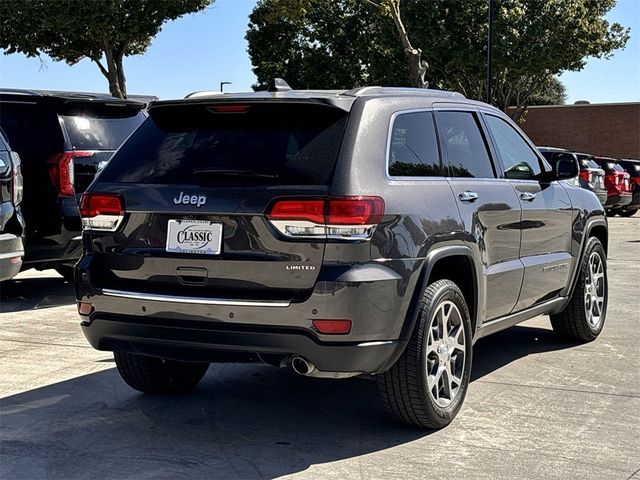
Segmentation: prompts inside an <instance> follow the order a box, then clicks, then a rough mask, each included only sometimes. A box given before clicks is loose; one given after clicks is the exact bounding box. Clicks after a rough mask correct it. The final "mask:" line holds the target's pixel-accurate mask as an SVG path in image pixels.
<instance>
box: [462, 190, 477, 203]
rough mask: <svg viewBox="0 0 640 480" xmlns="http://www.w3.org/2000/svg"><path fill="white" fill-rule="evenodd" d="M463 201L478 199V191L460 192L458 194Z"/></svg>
mask: <svg viewBox="0 0 640 480" xmlns="http://www.w3.org/2000/svg"><path fill="white" fill-rule="evenodd" d="M458 197H459V198H460V201H461V202H475V201H476V200H477V199H478V194H477V193H476V192H470V191H469V190H467V191H464V192H460V193H459V194H458Z"/></svg>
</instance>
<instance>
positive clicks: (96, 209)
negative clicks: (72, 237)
mask: <svg viewBox="0 0 640 480" xmlns="http://www.w3.org/2000/svg"><path fill="white" fill-rule="evenodd" d="M80 216H81V217H82V225H83V227H84V228H85V229H86V230H102V231H109V232H113V231H115V230H117V229H118V225H119V224H120V222H121V221H122V218H123V217H124V204H123V201H122V197H121V196H120V195H118V194H114V193H85V194H84V195H82V198H81V199H80Z"/></svg>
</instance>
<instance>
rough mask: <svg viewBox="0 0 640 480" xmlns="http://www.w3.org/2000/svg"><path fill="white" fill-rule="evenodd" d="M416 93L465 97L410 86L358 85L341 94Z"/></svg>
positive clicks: (358, 95) (361, 95)
mask: <svg viewBox="0 0 640 480" xmlns="http://www.w3.org/2000/svg"><path fill="white" fill-rule="evenodd" d="M399 94H400V95H402V94H404V95H418V96H424V97H455V98H465V96H464V95H462V94H461V93H458V92H451V91H448V90H436V89H431V88H411V87H380V86H371V87H359V88H354V89H352V90H348V91H346V92H344V94H343V95H348V96H350V97H363V96H366V95H399Z"/></svg>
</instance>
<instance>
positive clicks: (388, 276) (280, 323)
mask: <svg viewBox="0 0 640 480" xmlns="http://www.w3.org/2000/svg"><path fill="white" fill-rule="evenodd" d="M89 264H90V257H83V259H82V260H81V261H80V263H79V264H78V267H77V269H76V290H77V298H78V300H79V301H82V302H89V303H91V304H92V305H93V307H94V311H93V313H92V314H91V315H90V316H89V317H83V322H82V330H83V332H84V335H85V336H86V337H87V339H88V340H89V342H90V343H91V345H92V346H93V347H95V348H97V349H99V350H114V351H118V350H124V351H130V352H135V353H141V354H147V355H153V356H160V357H166V358H174V359H179V360H209V361H216V359H217V358H219V357H220V352H228V353H248V354H256V353H257V354H275V355H280V356H282V357H283V358H285V357H290V356H296V355H297V356H301V357H303V358H305V359H306V360H308V361H310V362H311V363H313V364H314V365H315V366H316V368H317V369H318V370H320V371H323V372H357V373H378V372H381V371H385V370H386V369H388V368H389V367H390V366H391V365H392V364H393V362H395V360H396V359H397V357H398V356H399V354H400V353H401V352H402V350H403V349H404V346H405V345H406V340H405V339H402V338H401V335H402V330H403V326H404V323H405V319H406V318H407V316H408V315H407V312H408V311H409V306H410V303H411V292H412V290H411V289H408V288H407V287H408V285H407V281H406V280H403V278H402V277H401V275H399V274H398V273H396V271H394V270H393V269H392V268H391V267H390V266H386V265H382V264H377V265H358V266H355V267H352V268H351V269H349V270H347V271H346V272H345V271H344V268H341V269H339V271H340V272H342V273H340V274H338V276H337V278H335V279H334V280H333V281H326V280H323V281H318V282H317V284H316V287H315V289H314V291H313V293H312V294H311V295H310V297H309V298H308V299H306V300H305V301H303V302H291V303H289V302H281V301H276V302H273V301H269V300H264V301H260V300H249V301H242V300H226V299H220V298H213V297H175V296H174V297H168V296H163V295H156V294H154V293H152V292H147V293H141V292H122V291H109V290H101V289H98V288H94V287H93V286H92V283H91V277H90V273H89V272H90V269H89V268H88V267H89ZM403 265H404V267H406V264H403ZM397 267H399V266H397ZM324 270H325V267H323V278H327V277H328V276H331V275H330V274H328V273H327V272H326V271H324ZM405 271H409V272H411V271H415V270H412V269H408V270H405ZM408 283H409V284H410V283H411V282H408ZM314 319H349V320H351V321H352V328H351V332H350V333H349V334H347V335H323V334H320V333H319V332H317V331H316V330H315V329H314V327H313V324H312V322H313V320H314Z"/></svg>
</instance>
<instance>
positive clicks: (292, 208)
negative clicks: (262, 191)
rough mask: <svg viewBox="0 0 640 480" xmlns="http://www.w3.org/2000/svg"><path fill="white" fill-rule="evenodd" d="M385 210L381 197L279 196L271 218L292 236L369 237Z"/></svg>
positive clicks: (272, 221) (268, 215) (346, 238)
mask: <svg viewBox="0 0 640 480" xmlns="http://www.w3.org/2000/svg"><path fill="white" fill-rule="evenodd" d="M383 214H384V200H382V198H380V197H363V196H357V197H355V196H354V197H328V198H323V199H317V198H284V199H280V200H276V201H275V202H274V203H273V204H272V205H271V208H270V209H269V210H268V211H267V214H266V215H267V218H268V219H269V221H270V222H271V224H272V225H273V226H274V227H276V228H277V229H278V231H279V232H280V233H282V234H283V235H286V236H287V237H291V238H318V239H320V238H325V239H331V240H368V239H369V238H371V236H372V235H373V232H374V230H375V228H376V226H377V225H378V223H380V220H381V219H382V215H383Z"/></svg>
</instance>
